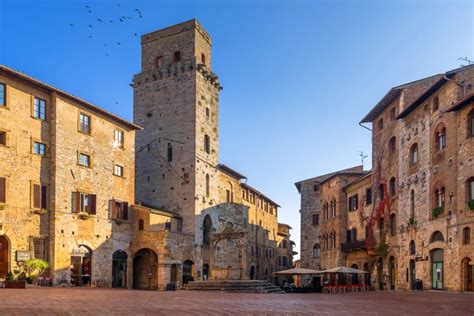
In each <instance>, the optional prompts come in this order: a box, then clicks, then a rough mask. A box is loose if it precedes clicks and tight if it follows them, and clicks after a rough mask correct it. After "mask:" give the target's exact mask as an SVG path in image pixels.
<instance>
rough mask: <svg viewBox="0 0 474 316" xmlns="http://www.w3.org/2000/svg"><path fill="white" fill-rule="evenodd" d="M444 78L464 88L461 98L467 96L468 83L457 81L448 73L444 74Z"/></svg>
mask: <svg viewBox="0 0 474 316" xmlns="http://www.w3.org/2000/svg"><path fill="white" fill-rule="evenodd" d="M443 79H444V80H446V81H450V82H453V83H454V84H456V85H458V86H460V87H461V88H462V96H461V99H464V97H465V96H466V88H467V84H462V83H460V82H457V81H456V80H453V79H451V78H448V77H447V76H446V75H444V77H443Z"/></svg>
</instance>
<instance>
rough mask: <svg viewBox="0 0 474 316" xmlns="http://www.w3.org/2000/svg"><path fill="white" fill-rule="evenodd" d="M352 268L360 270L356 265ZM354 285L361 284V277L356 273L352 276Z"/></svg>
mask: <svg viewBox="0 0 474 316" xmlns="http://www.w3.org/2000/svg"><path fill="white" fill-rule="evenodd" d="M351 268H352V269H356V270H358V269H359V267H358V266H357V264H355V263H354V264H353V265H352V266H351ZM352 284H359V275H358V274H356V273H354V274H352Z"/></svg>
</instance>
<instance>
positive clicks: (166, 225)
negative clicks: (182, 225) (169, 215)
mask: <svg viewBox="0 0 474 316" xmlns="http://www.w3.org/2000/svg"><path fill="white" fill-rule="evenodd" d="M165 230H171V222H170V221H167V222H165Z"/></svg>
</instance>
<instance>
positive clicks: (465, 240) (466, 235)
mask: <svg viewBox="0 0 474 316" xmlns="http://www.w3.org/2000/svg"><path fill="white" fill-rule="evenodd" d="M470 242H471V229H470V228H469V227H464V229H463V230H462V244H463V245H469V243H470Z"/></svg>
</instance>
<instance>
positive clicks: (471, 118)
mask: <svg viewBox="0 0 474 316" xmlns="http://www.w3.org/2000/svg"><path fill="white" fill-rule="evenodd" d="M466 120H467V130H466V132H467V133H466V136H467V137H466V138H474V109H471V110H470V111H469V113H467V116H466Z"/></svg>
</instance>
